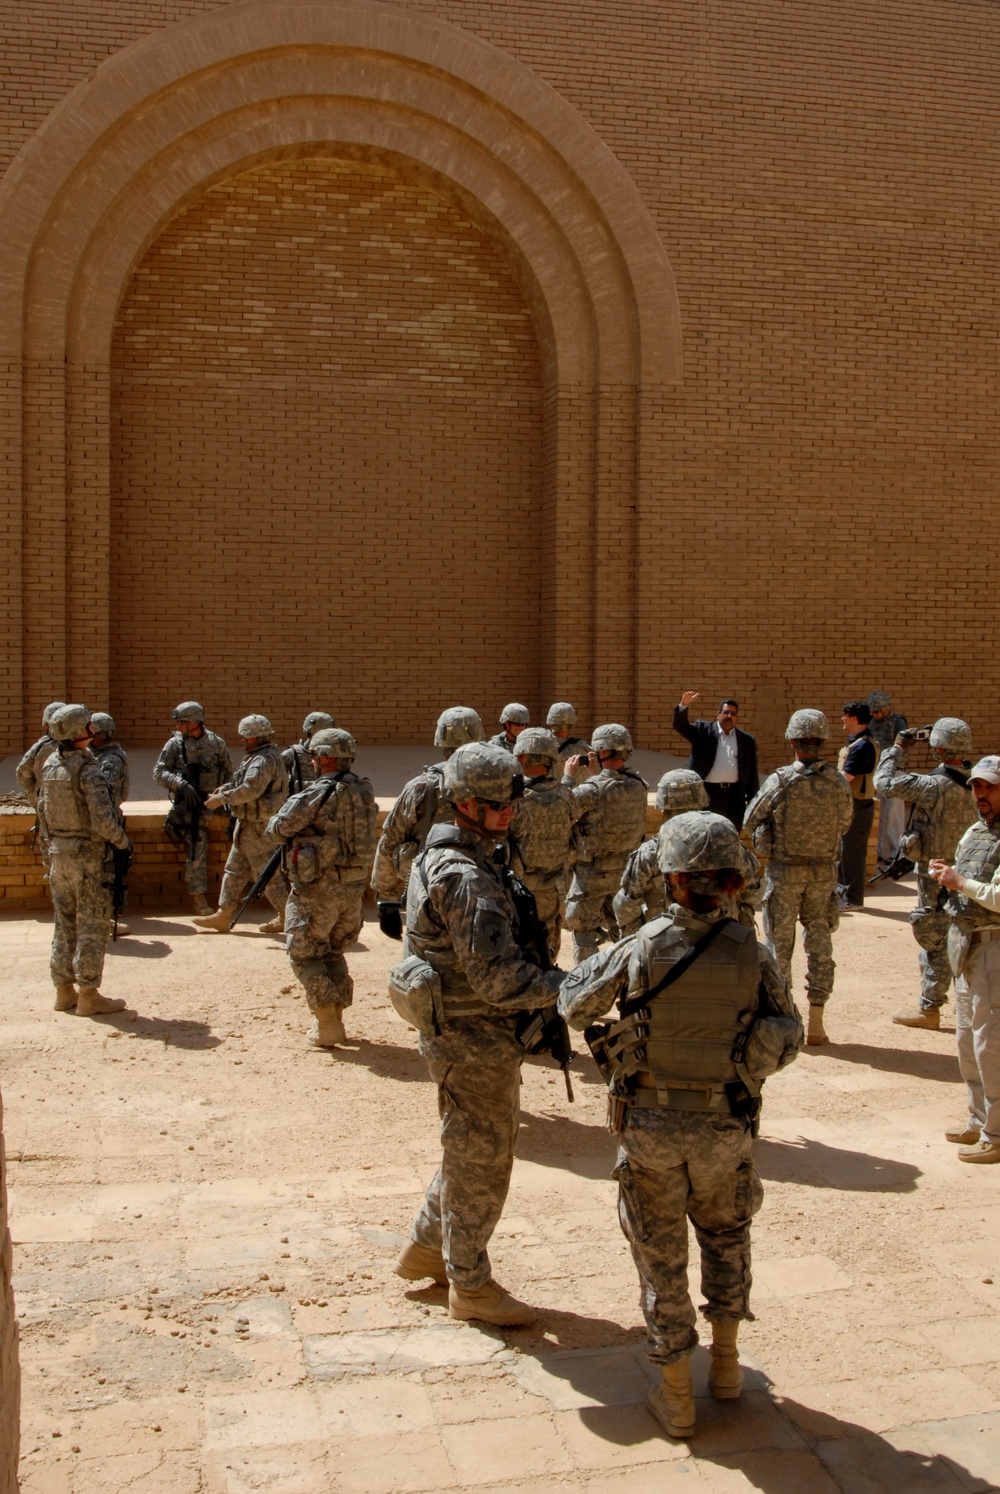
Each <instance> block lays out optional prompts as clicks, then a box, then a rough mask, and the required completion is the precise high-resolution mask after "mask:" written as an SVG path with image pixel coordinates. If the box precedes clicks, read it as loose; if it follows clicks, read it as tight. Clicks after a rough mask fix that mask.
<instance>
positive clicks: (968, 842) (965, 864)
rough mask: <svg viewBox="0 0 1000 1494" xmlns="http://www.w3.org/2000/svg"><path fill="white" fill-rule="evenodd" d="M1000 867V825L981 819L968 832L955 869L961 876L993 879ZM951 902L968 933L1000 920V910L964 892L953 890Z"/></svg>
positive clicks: (977, 880)
mask: <svg viewBox="0 0 1000 1494" xmlns="http://www.w3.org/2000/svg"><path fill="white" fill-rule="evenodd" d="M998 866H1000V824H996V825H987V824H984V822H983V821H982V820H979V821H978V823H976V824H975V825H973V826H972V828H971V829H970V830H968V831H967V833H966V836H965V840H964V844H963V845H962V848H961V852H960V854H959V857H958V860H957V861H956V862H955V870H956V871H957V872H958V874H959V876H961V877H969V878H971V880H972V881H973V882H992V880H993V876H994V873H995V872H996V869H997V867H998ZM948 903H949V908H948V911H949V912H950V913H951V914H952V916H953V917H954V919H955V922H956V924H957V925H958V926H959V928H960V929H961V930H962V931H963V933H965V934H970V933H972V932H973V931H974V930H976V929H982V928H986V927H987V925H988V924H996V923H1000V913H994V912H992V911H991V910H990V909H989V908H984V907H983V905H982V903H977V902H976V900H975V898H971V897H968V896H966V894H965V893H964V892H953V893H951V894H950V896H949V899H948Z"/></svg>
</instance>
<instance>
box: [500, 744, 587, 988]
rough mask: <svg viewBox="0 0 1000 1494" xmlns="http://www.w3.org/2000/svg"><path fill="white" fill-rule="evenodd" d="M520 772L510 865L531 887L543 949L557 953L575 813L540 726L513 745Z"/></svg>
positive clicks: (556, 747) (569, 873) (555, 752)
mask: <svg viewBox="0 0 1000 1494" xmlns="http://www.w3.org/2000/svg"><path fill="white" fill-rule="evenodd" d="M514 755H515V757H516V758H517V761H518V764H519V766H520V769H521V772H522V773H523V774H524V796H523V798H521V799H518V801H517V804H516V806H515V809H514V818H513V820H512V822H511V827H510V837H509V840H508V845H509V847H510V869H511V871H512V872H513V873H514V875H515V876H516V877H519V878H520V879H521V881H522V882H523V883H524V884H525V886H526V887H528V888H530V889H531V891H532V892H533V893H534V897H535V906H536V907H537V909H538V916H539V918H540V919H541V920H542V922H543V923H544V924H545V928H546V931H547V933H548V944H549V954H550V955H551V957H552V959H553V960H557V959H558V958H559V933H560V929H561V926H562V905H563V899H564V898H565V896H566V891H567V889H568V887H569V883H570V878H571V877H572V875H573V826H574V825H575V824H576V821H577V819H578V818H579V815H580V809H579V805H578V804H577V802H576V798H575V796H574V793H573V790H572V789H571V788H570V786H569V785H568V784H566V783H563V782H561V781H560V780H559V779H558V778H555V777H554V776H553V770H554V768H555V765H556V763H557V761H558V759H559V743H558V741H557V740H556V738H555V737H554V736H553V734H552V732H550V731H547V730H546V728H545V727H543V726H529V727H528V729H527V730H526V731H523V732H522V733H521V735H520V737H519V738H518V741H517V749H516V751H515V754H514Z"/></svg>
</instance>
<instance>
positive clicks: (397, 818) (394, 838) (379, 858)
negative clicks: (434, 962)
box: [372, 762, 452, 902]
mask: <svg viewBox="0 0 1000 1494" xmlns="http://www.w3.org/2000/svg"><path fill="white" fill-rule="evenodd" d="M443 773H444V763H443V762H441V763H434V764H432V765H431V766H430V767H427V768H425V769H424V771H423V772H422V773H421V774H420V775H419V776H418V777H417V778H411V779H410V781H409V783H408V784H406V785H405V787H404V788H403V792H402V793H401V794H400V796H399V798H398V799H397V800H396V802H395V804H394V805H393V806H392V808H391V809H390V811H389V813H388V814H387V815H386V817H385V823H384V824H383V826H382V834H381V836H380V837H379V843H378V848H377V849H376V851H375V866H374V869H373V871H372V886H373V887H374V888H375V891H376V893H377V894H378V896H379V898H380V899H383V900H385V901H389V902H396V901H399V900H400V899H402V898H404V897H405V896H406V881H407V878H408V877H409V875H410V865H411V863H412V861H413V858H414V857H415V856H416V855H417V853H418V851H420V850H422V849H423V846H424V843H425V842H426V840H427V836H428V834H429V833H430V829H431V826H432V825H439V824H446V823H448V822H449V821H450V820H451V818H452V808H451V805H450V804H449V803H448V801H447V799H445V798H444V797H443V795H442V793H441V780H442V775H443Z"/></svg>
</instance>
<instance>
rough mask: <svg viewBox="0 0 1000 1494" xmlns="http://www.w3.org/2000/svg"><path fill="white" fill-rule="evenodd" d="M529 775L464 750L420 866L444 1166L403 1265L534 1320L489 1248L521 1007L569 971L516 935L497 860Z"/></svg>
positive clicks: (417, 891)
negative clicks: (446, 813) (526, 947)
mask: <svg viewBox="0 0 1000 1494" xmlns="http://www.w3.org/2000/svg"><path fill="white" fill-rule="evenodd" d="M521 784H522V779H521V775H520V773H519V771H518V768H517V764H516V763H515V761H514V759H513V757H512V756H511V755H510V753H509V752H506V751H504V749H503V748H501V747H494V746H493V745H492V744H490V743H470V744H468V745H466V746H464V747H460V748H459V750H458V751H457V752H456V753H455V754H454V756H453V757H451V758H449V759H448V761H447V763H446V764H445V768H444V785H443V791H444V793H445V795H446V796H447V798H448V800H449V802H450V803H451V805H452V808H453V811H454V816H455V823H454V824H452V825H444V824H437V825H435V826H434V828H433V829H432V830H431V832H430V834H429V835H428V837H427V845H426V847H425V849H424V850H423V851H422V852H421V853H420V855H419V856H418V857H417V859H416V861H415V862H414V866H413V872H412V874H411V876H410V879H409V889H408V892H407V904H406V943H405V951H406V954H407V955H408V956H418V957H419V959H420V960H423V961H425V962H426V965H427V966H430V973H431V978H432V979H433V978H434V973H436V978H437V980H438V981H439V982H440V1001H441V1005H442V1018H441V1021H440V1023H439V1030H438V1031H437V1032H436V1033H435V1034H433V1035H427V1034H425V1033H421V1035H420V1051H421V1052H422V1053H423V1055H424V1057H425V1058H426V1059H427V1063H428V1067H429V1068H430V1074H431V1078H432V1079H433V1080H434V1082H435V1083H436V1084H437V1086H438V1106H439V1110H440V1115H441V1147H442V1157H441V1166H440V1168H439V1169H438V1172H437V1175H436V1176H435V1178H434V1181H433V1182H432V1183H431V1185H430V1187H429V1188H428V1190H427V1197H426V1199H425V1200H424V1204H423V1207H422V1208H421V1210H420V1212H419V1213H418V1215H417V1217H416V1219H415V1221H414V1224H413V1231H412V1239H411V1241H410V1243H409V1244H408V1245H407V1246H406V1248H405V1249H404V1250H403V1252H402V1254H401V1255H400V1257H399V1260H398V1261H397V1263H396V1271H397V1273H398V1274H399V1275H400V1276H402V1277H404V1278H405V1279H406V1280H408V1281H418V1280H420V1279H422V1278H423V1277H427V1276H430V1277H433V1278H434V1280H436V1281H439V1282H441V1283H442V1284H444V1283H445V1282H447V1284H448V1288H449V1290H448V1304H449V1311H450V1313H451V1316H452V1317H455V1318H474V1319H479V1320H481V1321H483V1322H487V1323H501V1324H517V1323H529V1322H532V1321H533V1319H534V1313H533V1312H532V1310H531V1309H530V1308H529V1307H527V1306H526V1305H525V1304H524V1303H523V1302H518V1301H517V1300H516V1299H515V1298H513V1297H511V1296H510V1294H509V1293H508V1292H506V1291H504V1289H503V1287H501V1286H499V1285H498V1283H496V1282H495V1281H494V1280H493V1279H492V1271H491V1268H490V1258H489V1255H488V1253H487V1246H488V1245H489V1241H490V1236H491V1235H492V1234H493V1231H494V1229H495V1228H496V1224H497V1221H498V1220H499V1218H500V1214H501V1212H502V1210H503V1205H504V1200H505V1199H506V1197H507V1190H508V1187H509V1185H510V1174H511V1168H512V1166H513V1161H514V1142H515V1139H516V1137H517V1130H518V1124H519V1090H520V1077H521V1060H522V1058H523V1056H524V1055H523V1050H522V1049H521V1046H520V1044H519V1043H518V1041H517V1038H516V1036H515V1030H514V1029H515V1018H516V1017H517V1015H518V1014H519V1013H520V1012H524V1011H531V1010H535V1009H537V1008H540V1007H546V1006H551V1005H552V1004H553V1000H554V997H555V994H556V992H557V991H558V989H559V985H560V983H561V982H562V980H563V979H564V978H565V977H564V975H563V973H562V971H559V970H548V971H542V970H540V969H539V968H538V966H537V965H535V964H532V963H530V962H529V961H528V960H527V959H525V957H524V955H523V954H522V952H521V950H520V949H519V947H518V945H517V944H516V942H515V939H514V925H515V913H514V907H513V904H512V903H511V901H510V897H509V894H508V892H507V888H506V886H505V884H504V882H503V880H502V878H501V876H500V874H499V871H498V869H497V867H496V864H495V861H494V852H495V848H496V843H497V841H498V840H502V839H505V838H506V835H507V831H508V828H509V825H510V820H511V815H512V813H513V800H514V796H515V793H516V792H517V791H518V790H519V788H520V787H521Z"/></svg>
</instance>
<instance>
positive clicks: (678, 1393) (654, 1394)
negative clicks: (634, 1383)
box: [646, 1354, 694, 1438]
mask: <svg viewBox="0 0 1000 1494" xmlns="http://www.w3.org/2000/svg"><path fill="white" fill-rule="evenodd" d="M662 1368H663V1379H662V1380H661V1381H660V1383H659V1385H654V1386H653V1387H652V1389H651V1390H650V1392H649V1394H648V1396H647V1397H646V1403H647V1405H648V1406H649V1409H650V1411H652V1413H653V1415H654V1416H655V1417H656V1419H657V1421H658V1422H659V1423H660V1426H661V1427H663V1429H664V1431H665V1432H666V1434H667V1436H668V1437H678V1438H687V1437H690V1436H691V1433H692V1432H693V1431H694V1391H693V1390H692V1388H691V1355H690V1354H685V1355H684V1356H683V1357H682V1358H680V1359H675V1360H674V1362H673V1364H665V1365H663V1366H662Z"/></svg>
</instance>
